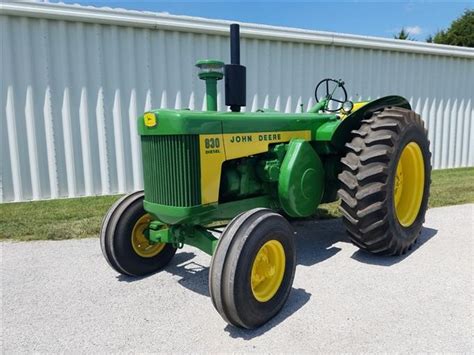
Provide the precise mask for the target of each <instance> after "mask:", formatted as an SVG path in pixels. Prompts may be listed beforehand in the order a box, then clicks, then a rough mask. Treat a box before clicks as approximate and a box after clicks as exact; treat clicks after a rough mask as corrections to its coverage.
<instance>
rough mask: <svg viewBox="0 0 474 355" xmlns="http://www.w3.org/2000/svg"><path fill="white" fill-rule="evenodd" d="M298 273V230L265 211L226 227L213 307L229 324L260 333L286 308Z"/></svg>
mask: <svg viewBox="0 0 474 355" xmlns="http://www.w3.org/2000/svg"><path fill="white" fill-rule="evenodd" d="M295 267H296V250H295V243H294V236H293V230H292V228H291V226H290V224H289V223H288V222H287V221H286V219H285V218H283V217H282V216H281V215H279V214H277V213H275V212H272V211H271V210H268V209H264V208H256V209H253V210H250V211H248V212H246V213H243V214H241V215H239V216H237V217H235V218H234V219H233V220H232V221H231V222H230V223H229V225H228V226H227V227H226V229H225V230H224V232H223V233H222V235H221V237H220V239H219V242H218V244H217V247H216V251H215V252H214V256H213V258H212V261H211V268H210V272H209V290H210V295H211V299H212V303H213V304H214V307H215V308H216V310H217V311H218V312H219V314H220V315H221V316H222V317H223V318H224V319H225V320H226V321H227V322H228V323H230V324H233V325H235V326H238V327H243V328H248V329H252V328H256V327H258V326H260V325H262V324H264V323H265V322H267V321H268V320H270V319H271V318H272V317H274V316H275V315H276V314H277V313H278V312H279V311H280V309H281V308H282V307H283V305H284V304H285V302H286V300H287V298H288V295H289V294H290V291H291V286H292V284H293V278H294V275H295Z"/></svg>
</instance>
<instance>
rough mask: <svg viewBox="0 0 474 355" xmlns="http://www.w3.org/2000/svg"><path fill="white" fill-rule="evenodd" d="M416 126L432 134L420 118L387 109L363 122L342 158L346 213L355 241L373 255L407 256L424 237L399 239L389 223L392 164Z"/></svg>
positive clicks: (343, 211) (341, 189)
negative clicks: (405, 135)
mask: <svg viewBox="0 0 474 355" xmlns="http://www.w3.org/2000/svg"><path fill="white" fill-rule="evenodd" d="M410 125H415V126H418V128H420V127H421V129H422V130H423V131H424V133H425V135H426V129H425V128H424V124H423V121H422V120H421V118H420V116H419V115H418V114H416V113H415V112H413V111H410V110H407V109H404V108H399V107H387V108H385V109H383V110H382V111H379V112H375V113H374V114H373V115H372V117H370V118H368V119H364V120H362V122H361V126H360V127H359V128H358V129H356V130H353V131H352V140H351V141H350V142H348V143H346V145H345V147H346V149H347V153H346V155H345V156H344V157H343V158H342V159H341V166H342V172H341V173H340V174H339V176H338V178H339V182H340V189H339V191H338V196H339V198H340V199H341V205H340V211H341V213H342V215H343V221H344V225H345V227H346V230H347V232H348V234H349V236H350V238H351V240H352V242H353V243H354V244H355V245H357V246H358V247H359V248H361V249H363V250H366V251H369V252H371V253H375V254H388V255H400V254H403V253H405V252H406V251H407V250H409V249H410V248H411V247H412V244H413V243H414V242H415V241H416V238H417V236H418V233H419V232H418V233H417V235H416V237H415V238H414V240H406V239H403V238H397V236H396V235H395V232H393V231H392V230H391V228H390V227H389V223H388V220H387V214H388V211H387V192H388V191H389V189H388V176H389V174H390V170H389V163H390V160H391V159H392V158H393V154H394V151H395V150H396V145H397V144H398V142H399V140H400V134H401V133H402V132H403V130H404V129H405V128H406V127H408V126H410ZM428 144H429V142H428ZM429 158H431V154H430V153H429ZM428 164H430V163H428ZM429 169H430V171H431V165H430V166H429ZM420 229H421V228H420Z"/></svg>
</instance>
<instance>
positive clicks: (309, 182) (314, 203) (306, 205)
mask: <svg viewBox="0 0 474 355" xmlns="http://www.w3.org/2000/svg"><path fill="white" fill-rule="evenodd" d="M324 176H325V174H324V168H323V164H322V162H321V159H320V158H319V156H318V154H317V153H316V152H315V151H314V149H313V147H311V145H310V144H309V143H308V142H307V141H305V140H303V139H293V140H291V141H290V143H289V145H288V151H287V153H286V155H285V158H284V159H283V163H282V165H281V168H280V176H279V179H278V197H279V199H280V204H281V206H282V208H283V210H284V211H285V212H286V214H288V215H289V216H291V217H307V216H311V215H312V214H314V212H316V209H317V207H318V205H319V203H320V202H321V198H322V196H323V192H324Z"/></svg>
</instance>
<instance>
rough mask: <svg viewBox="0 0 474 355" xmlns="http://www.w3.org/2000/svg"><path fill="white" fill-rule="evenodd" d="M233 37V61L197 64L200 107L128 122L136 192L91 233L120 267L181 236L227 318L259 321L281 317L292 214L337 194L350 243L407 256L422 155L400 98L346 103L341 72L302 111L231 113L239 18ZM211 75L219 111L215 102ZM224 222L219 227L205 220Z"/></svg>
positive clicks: (165, 252) (416, 121)
mask: <svg viewBox="0 0 474 355" xmlns="http://www.w3.org/2000/svg"><path fill="white" fill-rule="evenodd" d="M230 39H231V41H230V44H231V46H230V49H231V50H230V51H231V64H227V65H224V63H222V62H220V61H217V60H201V61H199V62H197V64H196V65H197V67H198V68H199V78H200V79H202V80H204V81H205V83H206V103H207V111H204V112H197V111H191V110H189V109H182V110H170V109H158V110H153V111H150V112H146V113H145V114H144V115H143V116H140V117H139V118H138V133H139V134H140V137H141V150H142V157H143V177H144V191H137V192H134V193H132V194H129V195H127V196H125V197H123V198H121V199H120V200H119V201H117V203H115V205H113V206H112V207H111V208H110V210H109V211H108V213H107V215H106V216H105V218H104V220H103V224H102V229H101V236H100V237H101V247H102V252H103V254H104V256H105V259H106V260H107V261H108V263H109V264H110V266H111V267H112V268H113V269H115V270H116V271H117V272H119V273H121V274H125V275H130V276H142V275H147V274H151V273H154V272H156V271H158V270H160V269H162V268H164V267H165V266H166V265H167V264H168V263H169V262H170V261H171V260H172V258H173V256H174V255H175V253H176V250H177V249H179V248H181V247H183V245H190V246H193V247H196V248H198V249H200V250H202V251H204V252H205V253H207V254H209V255H211V256H212V260H211V266H210V272H209V290H210V296H211V299H212V302H213V304H214V307H215V308H216V310H217V311H218V312H219V313H220V315H221V316H222V317H223V318H224V319H225V320H226V321H227V322H228V323H230V324H233V325H235V326H238V327H244V328H255V327H258V326H260V325H262V324H263V323H265V322H267V321H268V320H269V319H270V318H272V317H273V316H274V315H275V314H277V313H278V311H279V310H280V309H281V308H282V307H283V305H284V304H285V302H286V300H287V298H288V295H289V294H290V291H291V288H292V283H293V278H294V275H295V266H296V262H297V261H296V250H295V238H294V232H293V228H292V226H291V224H290V223H289V222H288V221H289V220H291V219H294V218H308V217H311V216H312V215H314V213H315V212H316V209H317V207H318V205H319V204H320V203H323V202H330V201H336V200H338V199H340V201H341V202H340V203H341V205H340V209H341V212H342V214H343V222H344V225H345V227H346V229H347V232H348V234H349V237H350V239H351V240H352V242H353V243H354V244H355V245H356V246H358V247H359V248H361V249H363V250H365V251H367V252H370V253H374V254H386V255H400V254H403V253H405V252H406V251H407V250H409V249H410V248H411V247H412V245H413V243H415V241H416V239H417V237H418V235H419V234H420V230H421V228H422V224H423V222H424V216H425V212H426V209H427V202H428V195H429V188H430V174H431V165H430V157H431V155H430V151H429V141H428V139H427V134H426V130H425V128H424V124H423V121H422V120H421V119H420V116H419V115H418V114H416V113H415V112H413V111H412V110H411V107H410V104H409V103H408V101H407V100H406V99H404V98H403V97H400V96H386V97H382V98H379V99H377V100H373V101H370V102H356V103H353V102H351V101H348V100H347V92H346V89H345V87H344V82H342V81H341V80H334V79H325V80H322V81H321V82H320V83H319V84H318V85H317V87H316V90H315V96H316V104H315V105H314V106H313V107H311V108H309V109H307V110H306V111H307V112H301V113H295V114H293V113H288V114H287V113H280V112H276V111H274V110H270V109H261V110H257V112H241V107H243V106H245V104H246V88H245V87H246V84H245V82H246V68H245V67H244V66H243V65H241V64H240V41H239V26H238V25H235V24H234V25H231V27H230ZM221 79H224V83H225V103H226V105H227V106H229V107H230V109H229V110H228V111H227V112H218V111H217V82H218V81H219V80H221ZM302 111H303V110H302ZM220 221H226V226H225V228H223V229H222V228H216V227H215V226H216V225H218V224H219V222H220ZM314 237H315V238H317V237H318V235H317V232H315V236H314Z"/></svg>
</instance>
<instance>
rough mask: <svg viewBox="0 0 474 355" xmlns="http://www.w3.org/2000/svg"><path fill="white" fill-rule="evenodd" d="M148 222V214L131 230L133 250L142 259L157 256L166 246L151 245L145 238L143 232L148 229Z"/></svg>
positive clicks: (159, 244)
mask: <svg viewBox="0 0 474 355" xmlns="http://www.w3.org/2000/svg"><path fill="white" fill-rule="evenodd" d="M150 222H151V216H150V215H149V214H148V213H147V214H144V215H143V216H141V217H140V218H139V219H138V221H137V222H136V223H135V225H134V226H133V230H132V247H133V250H134V251H135V253H136V254H137V255H139V256H141V257H142V258H152V257H154V256H156V255H158V254H159V253H160V252H161V251H162V250H163V248H164V247H165V245H166V244H165V243H154V244H151V243H150V241H149V240H148V238H147V237H146V236H145V230H146V229H147V228H148V225H149V224H150Z"/></svg>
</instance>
